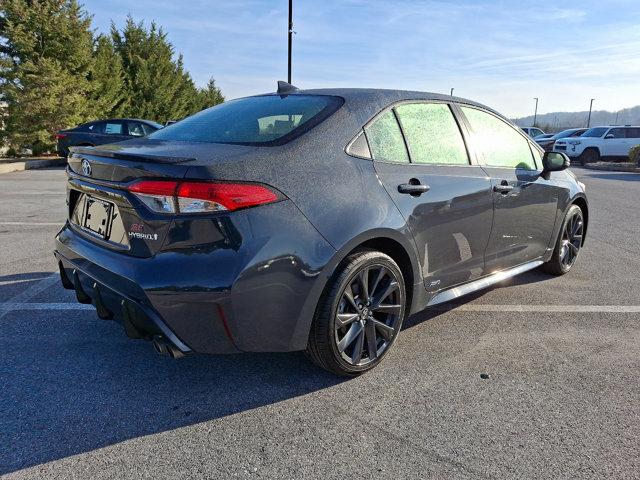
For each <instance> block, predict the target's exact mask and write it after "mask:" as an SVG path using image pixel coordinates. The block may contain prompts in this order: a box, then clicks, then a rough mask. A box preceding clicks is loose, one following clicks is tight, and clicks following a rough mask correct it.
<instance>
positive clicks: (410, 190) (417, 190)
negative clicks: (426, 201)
mask: <svg viewBox="0 0 640 480" xmlns="http://www.w3.org/2000/svg"><path fill="white" fill-rule="evenodd" d="M429 188H430V187H429V185H422V184H420V183H418V184H412V183H402V184H400V185H398V192H400V193H407V194H409V195H413V196H416V197H418V196H420V195H422V194H423V193H425V192H428V191H429Z"/></svg>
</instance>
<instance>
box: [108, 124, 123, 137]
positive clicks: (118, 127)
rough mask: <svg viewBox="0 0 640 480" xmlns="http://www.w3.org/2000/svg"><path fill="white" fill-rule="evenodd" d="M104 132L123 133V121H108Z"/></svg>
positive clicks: (111, 133) (110, 133)
mask: <svg viewBox="0 0 640 480" xmlns="http://www.w3.org/2000/svg"><path fill="white" fill-rule="evenodd" d="M104 133H106V134H107V135H122V122H106V123H105V126H104Z"/></svg>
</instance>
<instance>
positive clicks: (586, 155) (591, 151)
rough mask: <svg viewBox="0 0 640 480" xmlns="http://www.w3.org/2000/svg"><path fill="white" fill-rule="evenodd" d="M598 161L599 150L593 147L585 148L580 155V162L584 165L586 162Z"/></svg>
mask: <svg viewBox="0 0 640 480" xmlns="http://www.w3.org/2000/svg"><path fill="white" fill-rule="evenodd" d="M599 161H600V152H599V151H598V150H597V149H595V148H587V149H586V150H585V151H584V152H582V154H581V155H580V162H581V163H582V164H583V165H586V164H587V163H596V162H599Z"/></svg>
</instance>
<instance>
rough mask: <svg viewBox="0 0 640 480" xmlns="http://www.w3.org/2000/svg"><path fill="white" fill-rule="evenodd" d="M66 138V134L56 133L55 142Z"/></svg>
mask: <svg viewBox="0 0 640 480" xmlns="http://www.w3.org/2000/svg"><path fill="white" fill-rule="evenodd" d="M66 136H67V134H66V133H56V140H61V139H63V138H64V137H66Z"/></svg>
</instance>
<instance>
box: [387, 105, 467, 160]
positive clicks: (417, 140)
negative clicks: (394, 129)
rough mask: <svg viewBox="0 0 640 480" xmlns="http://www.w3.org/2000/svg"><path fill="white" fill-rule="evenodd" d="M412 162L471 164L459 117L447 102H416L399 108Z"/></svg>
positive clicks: (399, 115)
mask: <svg viewBox="0 0 640 480" xmlns="http://www.w3.org/2000/svg"><path fill="white" fill-rule="evenodd" d="M396 112H397V113H398V119H399V120H400V123H401V124H402V129H403V130H404V133H405V136H406V138H407V144H408V146H409V152H410V155H411V161H412V162H413V163H421V164H436V165H468V164H469V159H468V157H467V150H466V148H465V145H464V141H463V140H462V134H461V133H460V129H459V128H458V124H457V122H456V119H455V118H454V116H453V113H451V109H450V108H449V106H448V105H446V104H444V103H412V104H402V105H399V106H397V107H396Z"/></svg>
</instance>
